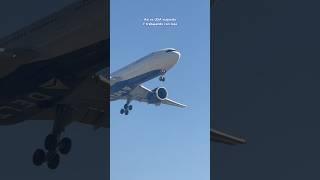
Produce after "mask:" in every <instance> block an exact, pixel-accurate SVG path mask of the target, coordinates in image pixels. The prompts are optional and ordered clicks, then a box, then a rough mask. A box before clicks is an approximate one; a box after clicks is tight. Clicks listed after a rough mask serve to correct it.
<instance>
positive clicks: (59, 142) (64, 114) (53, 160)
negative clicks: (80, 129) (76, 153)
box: [32, 105, 72, 169]
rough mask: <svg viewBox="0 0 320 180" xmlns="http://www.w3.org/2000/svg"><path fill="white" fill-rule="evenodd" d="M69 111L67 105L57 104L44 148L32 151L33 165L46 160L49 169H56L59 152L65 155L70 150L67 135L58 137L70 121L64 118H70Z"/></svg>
mask: <svg viewBox="0 0 320 180" xmlns="http://www.w3.org/2000/svg"><path fill="white" fill-rule="evenodd" d="M70 111H71V108H70V107H69V106H65V105H57V107H56V119H55V121H54V126H53V131H52V133H51V134H49V135H48V136H47V137H46V138H45V141H44V149H45V150H44V149H40V148H39V149H37V150H35V152H34V153H33V158H32V162H33V164H34V165H36V166H40V165H42V164H43V163H45V162H46V163H47V166H48V168H49V169H56V168H57V167H58V166H59V163H60V154H63V155H67V154H68V153H69V152H70V150H71V147H72V141H71V139H70V138H68V137H64V138H62V139H60V135H61V133H62V131H63V130H64V127H65V126H66V125H67V124H69V123H70V121H65V120H66V118H68V119H71V117H70V113H71V112H70ZM59 153H60V154H59Z"/></svg>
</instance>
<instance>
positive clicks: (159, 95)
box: [154, 87, 168, 100]
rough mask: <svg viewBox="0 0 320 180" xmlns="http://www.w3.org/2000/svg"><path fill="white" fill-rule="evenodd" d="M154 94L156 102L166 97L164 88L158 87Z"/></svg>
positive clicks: (166, 92) (166, 93)
mask: <svg viewBox="0 0 320 180" xmlns="http://www.w3.org/2000/svg"><path fill="white" fill-rule="evenodd" d="M154 92H155V95H156V97H157V99H158V100H164V99H166V98H167V97H168V91H167V90H166V88H164V87H158V88H156V89H155V91H154Z"/></svg>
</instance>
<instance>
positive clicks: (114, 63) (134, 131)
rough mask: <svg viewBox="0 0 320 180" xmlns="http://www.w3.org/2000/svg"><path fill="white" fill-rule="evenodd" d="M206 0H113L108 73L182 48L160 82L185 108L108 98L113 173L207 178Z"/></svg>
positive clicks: (116, 178)
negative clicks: (125, 109)
mask: <svg viewBox="0 0 320 180" xmlns="http://www.w3.org/2000/svg"><path fill="white" fill-rule="evenodd" d="M209 7H210V6H209V1H203V0H202V1H182V0H170V1H169V0H162V1H156V0H148V1H147V0H139V1H129V0H111V12H110V16H111V19H110V25H111V36H110V38H111V72H113V71H115V70H117V69H119V68H121V67H123V66H125V65H127V64H129V63H131V62H133V61H135V60H137V59H138V58H140V57H143V56H145V55H147V54H149V53H150V52H153V51H157V50H159V49H163V48H168V47H172V48H175V49H178V50H179V51H180V52H181V59H180V61H179V62H178V64H177V65H176V66H175V67H173V69H171V71H169V72H168V73H167V75H166V82H164V83H160V82H159V81H158V79H154V80H152V81H150V82H147V83H145V84H144V85H145V86H147V87H148V88H151V89H153V88H155V87H158V86H165V87H166V88H167V90H168V91H169V97H170V98H172V99H174V100H177V101H179V102H181V103H184V104H187V105H188V107H187V108H185V109H180V108H176V107H171V106H166V105H161V106H159V107H156V106H154V105H148V104H145V103H138V102H132V105H133V106H134V107H133V111H132V112H131V113H130V114H129V116H124V115H120V114H119V111H120V109H121V107H122V106H123V104H124V103H125V102H124V101H116V102H112V103H111V144H110V146H111V154H110V156H111V162H110V163H111V179H112V180H123V179H131V180H132V179H133V180H135V179H136V180H150V179H152V180H158V179H159V180H163V179H184V180H191V179H192V180H194V179H209V178H210V140H209V128H210V119H209V118H210V83H209V82H210V66H209V65H210V46H209V45H210V37H209V34H210V27H209ZM155 17H161V18H164V17H167V18H175V19H177V23H178V26H170V27H164V26H162V27H145V26H142V22H143V19H144V18H155Z"/></svg>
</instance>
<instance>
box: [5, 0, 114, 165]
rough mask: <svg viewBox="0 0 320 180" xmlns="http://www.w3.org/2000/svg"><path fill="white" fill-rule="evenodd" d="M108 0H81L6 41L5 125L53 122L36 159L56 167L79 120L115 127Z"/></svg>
mask: <svg viewBox="0 0 320 180" xmlns="http://www.w3.org/2000/svg"><path fill="white" fill-rule="evenodd" d="M108 9H109V8H108V3H107V0H80V1H77V2H74V3H72V4H70V5H68V6H67V7H65V8H63V9H61V10H59V11H57V12H54V13H52V14H51V15H49V16H47V17H45V18H43V19H41V20H38V21H36V22H34V23H32V24H31V25H28V26H26V27H24V28H22V29H20V30H18V31H16V32H14V33H12V34H10V35H8V36H5V37H4V38H1V39H0V87H1V88H0V125H13V124H17V123H21V122H24V121H28V120H42V121H43V120H53V127H52V131H51V132H49V134H48V136H47V137H46V138H45V141H44V149H42V148H39V149H36V150H35V152H34V154H33V156H32V162H33V164H34V165H36V166H40V165H42V164H44V163H46V165H47V167H48V168H49V169H56V168H57V167H58V165H59V163H60V155H67V154H68V153H69V152H70V150H71V147H72V141H71V139H70V138H68V137H64V136H63V132H64V131H65V129H66V127H67V126H68V125H70V124H71V123H73V122H80V123H83V124H88V125H92V126H93V127H94V129H98V128H109V112H108V111H107V110H108V109H109V103H108V101H106V99H108V98H109V93H110V92H109V88H108V86H107V84H106V83H103V82H101V81H100V80H99V78H98V75H97V72H100V71H101V69H104V68H107V67H109V64H108V63H109V48H110V47H109V22H108V21H109V18H107V15H108Z"/></svg>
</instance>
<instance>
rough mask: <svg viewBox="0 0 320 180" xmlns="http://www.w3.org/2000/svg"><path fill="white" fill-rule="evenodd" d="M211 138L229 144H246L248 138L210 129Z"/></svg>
mask: <svg viewBox="0 0 320 180" xmlns="http://www.w3.org/2000/svg"><path fill="white" fill-rule="evenodd" d="M210 140H211V141H215V142H218V143H223V144H228V145H236V144H245V143H246V140H245V139H242V138H239V137H235V136H232V135H229V134H226V133H224V132H221V131H217V130H215V129H210Z"/></svg>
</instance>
